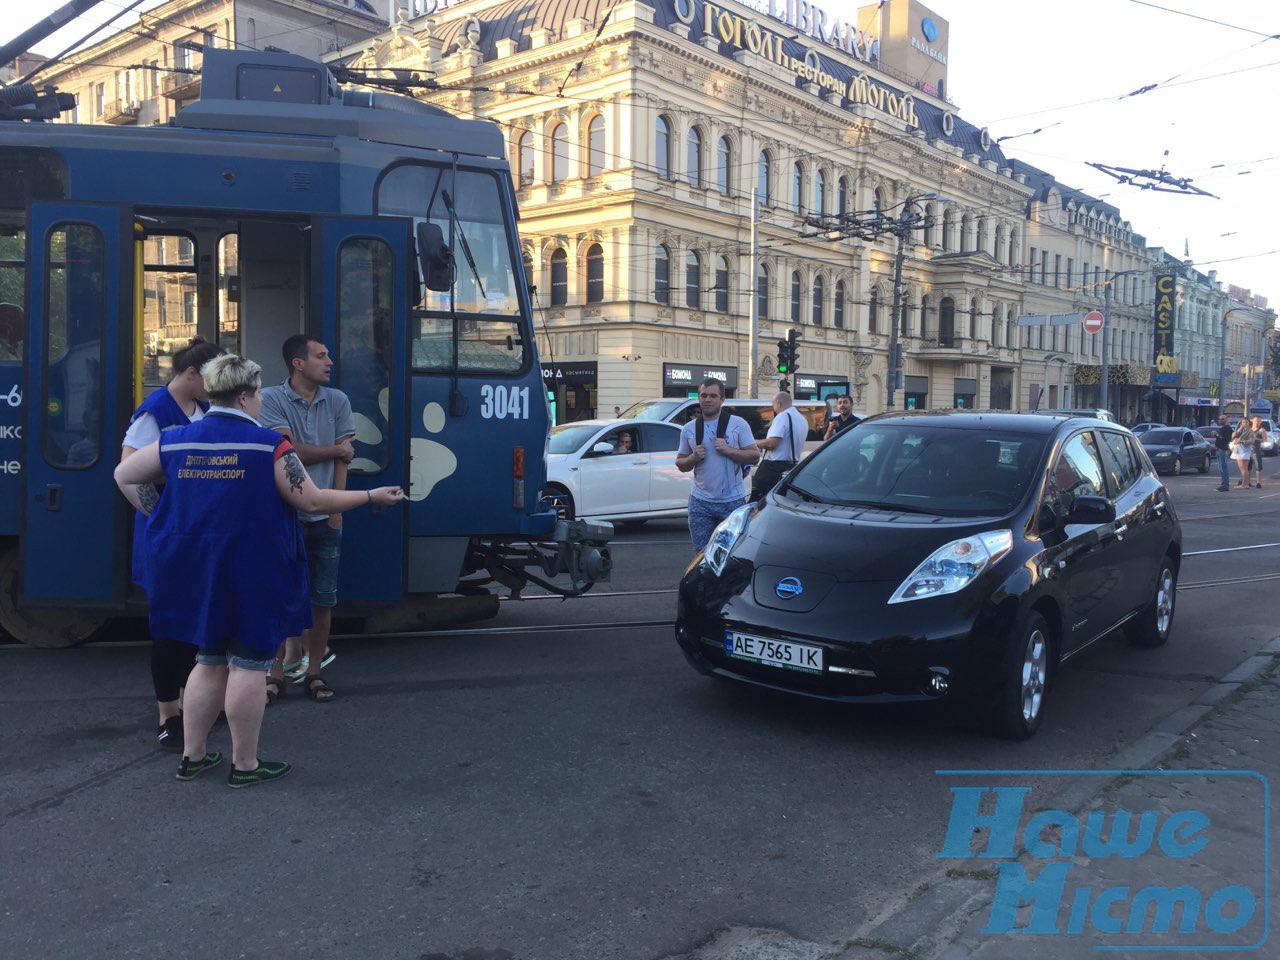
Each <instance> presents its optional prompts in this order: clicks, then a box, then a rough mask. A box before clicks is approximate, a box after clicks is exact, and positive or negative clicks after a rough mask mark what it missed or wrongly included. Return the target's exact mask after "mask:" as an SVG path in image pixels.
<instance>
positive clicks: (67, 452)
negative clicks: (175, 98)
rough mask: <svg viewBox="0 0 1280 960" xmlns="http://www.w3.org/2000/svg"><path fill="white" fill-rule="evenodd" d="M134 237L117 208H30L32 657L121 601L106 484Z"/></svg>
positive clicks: (27, 531) (123, 579)
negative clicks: (34, 649)
mask: <svg viewBox="0 0 1280 960" xmlns="http://www.w3.org/2000/svg"><path fill="white" fill-rule="evenodd" d="M132 234H133V224H132V220H131V216H130V212H129V211H128V210H126V209H123V208H120V207H111V206H103V205H93V204H74V203H36V204H33V205H32V207H31V219H30V233H29V235H28V236H29V250H30V256H29V263H30V269H29V271H28V298H27V303H28V311H27V324H28V328H27V344H28V347H27V351H28V352H27V366H26V384H25V389H24V397H25V404H24V405H25V408H26V409H25V424H24V426H25V429H24V431H23V432H24V446H25V452H24V466H23V471H24V484H23V504H22V520H21V527H20V530H21V546H20V557H21V589H20V598H21V604H22V610H21V611H20V613H21V615H22V616H24V617H25V618H26V619H27V621H28V623H27V624H24V627H25V626H29V627H30V629H29V630H27V631H25V632H26V635H25V636H23V637H22V639H23V640H25V641H26V642H29V643H34V644H36V645H38V646H66V645H69V644H71V643H77V642H80V641H82V640H84V639H86V637H87V636H88V635H89V634H90V633H92V632H93V630H94V629H96V627H97V626H98V624H100V623H101V620H102V618H103V617H104V616H106V615H107V614H109V613H112V612H118V611H120V610H123V608H124V602H125V598H126V595H127V590H128V585H129V551H128V543H129V533H130V527H129V523H130V520H131V517H130V515H129V511H128V509H127V504H126V503H125V502H124V501H123V500H122V498H121V497H120V494H119V492H118V490H117V489H116V485H115V481H114V478H113V472H114V470H115V466H116V462H117V460H118V459H119V456H118V454H119V433H120V430H121V425H122V424H123V423H124V422H125V421H126V420H127V418H128V415H129V413H130V410H131V407H132V398H131V396H130V383H131V377H130V376H128V374H127V371H128V370H129V368H130V364H131V362H132V359H131V358H132V352H133V351H132V344H133V326H132V323H131V320H130V318H131V316H132V310H131V303H132V296H133V280H132V276H133V237H132Z"/></svg>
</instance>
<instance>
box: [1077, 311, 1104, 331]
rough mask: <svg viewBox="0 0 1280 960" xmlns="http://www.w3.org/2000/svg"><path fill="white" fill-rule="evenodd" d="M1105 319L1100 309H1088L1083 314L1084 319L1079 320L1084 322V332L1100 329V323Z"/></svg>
mask: <svg viewBox="0 0 1280 960" xmlns="http://www.w3.org/2000/svg"><path fill="white" fill-rule="evenodd" d="M1105 320H1106V318H1105V317H1104V316H1103V315H1102V312H1101V311H1099V310H1090V311H1089V312H1088V313H1086V314H1085V315H1084V319H1083V320H1081V321H1080V322H1081V323H1082V324H1084V332H1085V333H1097V332H1098V331H1100V330H1101V329H1102V324H1103V323H1104V322H1105Z"/></svg>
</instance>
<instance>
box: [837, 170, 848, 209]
mask: <svg viewBox="0 0 1280 960" xmlns="http://www.w3.org/2000/svg"><path fill="white" fill-rule="evenodd" d="M848 212H849V178H848V177H841V178H840V182H839V183H838V184H837V185H836V213H839V214H845V213H848Z"/></svg>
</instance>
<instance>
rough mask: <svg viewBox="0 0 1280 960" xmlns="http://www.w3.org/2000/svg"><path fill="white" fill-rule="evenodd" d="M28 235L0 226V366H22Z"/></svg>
mask: <svg viewBox="0 0 1280 960" xmlns="http://www.w3.org/2000/svg"><path fill="white" fill-rule="evenodd" d="M26 256H27V232H26V229H25V228H24V227H22V226H19V225H17V224H8V223H0V363H21V362H22V346H23V338H24V336H25V334H26V329H25V328H26V316H27V295H26V290H25V287H26V267H25V262H26Z"/></svg>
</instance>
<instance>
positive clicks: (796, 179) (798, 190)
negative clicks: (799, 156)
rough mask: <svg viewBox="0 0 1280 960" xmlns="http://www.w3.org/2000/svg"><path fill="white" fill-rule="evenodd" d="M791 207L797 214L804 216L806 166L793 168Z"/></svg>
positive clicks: (801, 165)
mask: <svg viewBox="0 0 1280 960" xmlns="http://www.w3.org/2000/svg"><path fill="white" fill-rule="evenodd" d="M791 206H792V208H793V209H794V210H795V211H796V213H798V214H801V215H802V216H803V214H804V164H803V163H797V164H796V165H795V166H794V167H792V168H791Z"/></svg>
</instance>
